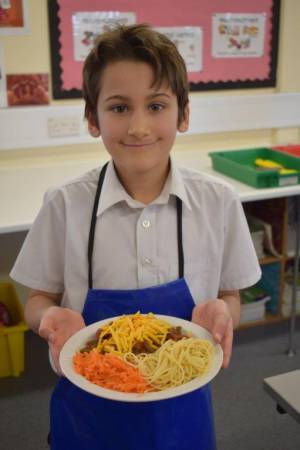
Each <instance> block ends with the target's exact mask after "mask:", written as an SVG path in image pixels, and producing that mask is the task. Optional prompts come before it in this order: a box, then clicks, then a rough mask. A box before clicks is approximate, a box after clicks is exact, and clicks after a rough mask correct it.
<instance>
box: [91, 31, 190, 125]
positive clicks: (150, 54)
mask: <svg viewBox="0 0 300 450" xmlns="http://www.w3.org/2000/svg"><path fill="white" fill-rule="evenodd" d="M117 61H141V62H145V63H148V64H150V66H151V67H152V69H153V72H154V83H153V85H158V86H160V85H161V83H162V82H165V81H166V82H167V83H168V86H169V87H170V88H171V90H172V92H173V93H174V94H175V95H176V97H177V103H178V125H180V124H181V122H182V121H183V119H184V110H185V107H186V106H187V104H188V91H189V83H188V78H187V71H186V66H185V62H184V60H183V58H182V56H181V55H180V54H179V52H178V50H177V48H176V46H175V44H173V42H172V41H170V39H168V38H167V37H166V36H165V35H164V34H162V33H159V32H157V31H155V30H153V29H152V28H151V27H150V26H149V25H148V24H139V25H130V26H117V27H116V28H113V29H112V30H110V31H107V32H105V33H103V34H101V35H100V36H98V38H97V39H96V41H95V44H94V47H93V49H92V50H91V51H90V53H89V55H88V57H87V58H86V60H85V63H84V67H83V97H84V100H85V117H86V118H87V119H92V120H93V122H94V123H95V125H97V126H99V124H98V117H97V101H98V97H99V93H100V89H101V75H102V72H103V70H104V69H105V67H106V66H107V65H108V64H110V63H114V62H117Z"/></svg>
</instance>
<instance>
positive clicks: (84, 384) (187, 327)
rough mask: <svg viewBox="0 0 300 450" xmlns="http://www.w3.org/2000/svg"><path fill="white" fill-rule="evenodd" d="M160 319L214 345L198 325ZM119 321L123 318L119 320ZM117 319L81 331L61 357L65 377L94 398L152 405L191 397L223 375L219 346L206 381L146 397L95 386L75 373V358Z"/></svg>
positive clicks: (177, 320) (199, 379) (65, 346)
mask: <svg viewBox="0 0 300 450" xmlns="http://www.w3.org/2000/svg"><path fill="white" fill-rule="evenodd" d="M155 316H156V317H158V318H160V319H163V320H165V321H167V322H168V323H169V324H170V325H172V326H174V327H176V326H180V327H182V330H184V331H186V332H191V333H192V335H193V337H196V338H201V339H208V340H209V341H211V342H212V343H214V341H213V338H212V336H211V334H210V333H209V332H208V331H206V330H205V329H204V328H202V327H200V326H199V325H196V324H195V323H192V322H188V321H186V320H183V319H178V318H177V317H170V316H162V315H159V314H155ZM118 317H119V316H118ZM115 319H117V317H112V318H110V319H106V320H102V321H100V322H96V323H93V324H92V325H89V326H88V327H86V328H83V329H82V330H80V331H78V333H76V334H74V335H73V336H72V337H71V338H70V339H69V340H68V341H67V342H66V343H65V345H64V347H63V348H62V351H61V353H60V357H59V362H60V366H61V369H62V371H63V373H64V375H65V376H66V377H67V378H68V379H69V380H70V381H71V382H72V383H73V384H75V385H76V386H78V387H79V388H81V389H83V390H84V391H87V392H89V393H90V394H94V395H96V396H98V397H102V398H106V399H110V400H117V401H122V402H151V401H156V400H164V399H167V398H172V397H177V396H179V395H183V394H187V393H188V392H192V391H194V390H196V389H199V388H200V387H201V386H204V385H205V384H207V383H208V382H209V381H211V380H212V379H213V378H214V377H215V376H216V375H217V373H218V372H219V370H220V368H221V365H222V362H223V351H222V348H221V346H220V345H215V344H214V348H215V354H214V358H213V361H212V364H211V367H210V369H209V371H208V372H207V373H206V374H205V375H204V376H202V377H198V378H195V379H194V380H192V381H189V382H188V383H185V384H183V385H181V386H177V387H174V388H169V389H165V390H164V391H159V392H146V393H145V394H134V393H125V392H119V391H113V390H111V389H105V388H102V387H100V386H97V385H96V384H93V383H91V382H90V381H88V380H87V379H86V378H84V377H83V376H82V375H79V374H78V373H76V372H75V370H74V368H73V363H72V358H73V355H74V354H75V353H76V352H77V351H79V350H80V349H81V348H83V347H84V346H85V344H86V342H87V341H89V340H91V339H94V337H95V333H96V331H97V330H98V329H99V328H101V327H102V326H103V325H104V324H106V323H107V322H111V321H112V320H115Z"/></svg>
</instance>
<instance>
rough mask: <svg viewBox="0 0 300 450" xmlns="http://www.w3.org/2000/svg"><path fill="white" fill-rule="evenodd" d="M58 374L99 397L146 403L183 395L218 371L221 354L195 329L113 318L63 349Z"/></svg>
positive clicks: (162, 320) (164, 319)
mask: <svg viewBox="0 0 300 450" xmlns="http://www.w3.org/2000/svg"><path fill="white" fill-rule="evenodd" d="M59 362H60V366H61V369H62V372H63V374H64V375H65V377H66V378H68V379H69V380H70V381H71V382H72V383H73V384H75V385H76V386H77V387H79V388H81V389H83V390H85V391H87V392H89V393H90V394H93V395H96V396H98V397H102V398H106V399H110V400H117V401H124V402H148V401H157V400H163V399H168V398H172V397H177V396H179V395H183V394H187V393H189V392H192V391H194V390H196V389H199V388H201V387H202V386H204V385H206V384H207V383H209V382H210V381H211V380H212V379H213V378H214V377H215V376H216V375H217V373H218V372H219V370H220V368H221V366H222V362H223V351H222V348H221V346H220V345H219V344H215V343H214V340H213V338H212V336H211V334H210V333H209V332H208V331H207V330H205V329H204V328H202V327H200V326H199V325H197V324H195V323H192V322H189V321H186V320H183V319H179V318H176V317H171V316H164V315H158V314H153V313H148V314H141V313H139V312H137V313H135V314H130V315H122V316H117V317H112V318H109V319H106V320H102V321H100V322H96V323H94V324H92V325H89V326H87V327H86V328H83V329H82V330H80V331H78V332H77V333H76V334H74V335H73V336H72V337H71V338H70V339H69V340H68V341H67V342H66V343H65V345H64V346H63V348H62V350H61V353H60V357H59Z"/></svg>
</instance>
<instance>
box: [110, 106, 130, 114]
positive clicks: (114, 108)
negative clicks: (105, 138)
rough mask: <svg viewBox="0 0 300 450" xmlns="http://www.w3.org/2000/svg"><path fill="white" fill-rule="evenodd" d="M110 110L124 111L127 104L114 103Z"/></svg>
mask: <svg viewBox="0 0 300 450" xmlns="http://www.w3.org/2000/svg"><path fill="white" fill-rule="evenodd" d="M111 110H112V111H113V112H116V113H124V112H127V111H128V106H126V105H114V106H112V107H111Z"/></svg>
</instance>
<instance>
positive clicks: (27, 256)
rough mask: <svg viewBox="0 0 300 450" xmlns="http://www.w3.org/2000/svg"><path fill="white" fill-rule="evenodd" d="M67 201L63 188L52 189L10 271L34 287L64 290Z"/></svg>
mask: <svg viewBox="0 0 300 450" xmlns="http://www.w3.org/2000/svg"><path fill="white" fill-rule="evenodd" d="M64 249H65V203H64V197H63V194H62V192H60V191H59V190H56V191H48V192H47V193H46V194H45V196H44V202H43V206H42V208H41V209H40V211H39V213H38V215H37V217H36V219H35V221H34V223H33V225H32V226H31V228H30V230H29V233H28V234H27V236H26V239H25V241H24V244H23V246H22V248H21V251H20V253H19V255H18V257H17V260H16V262H15V264H14V267H13V268H12V271H11V273H10V276H11V278H13V279H14V280H16V281H18V282H19V283H21V284H23V285H25V286H27V287H30V288H32V289H39V290H44V291H46V292H51V293H61V292H63V291H64V259H65V256H64Z"/></svg>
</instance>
